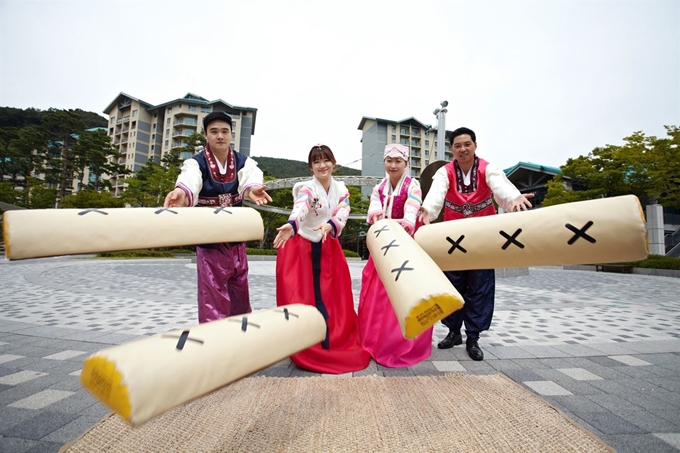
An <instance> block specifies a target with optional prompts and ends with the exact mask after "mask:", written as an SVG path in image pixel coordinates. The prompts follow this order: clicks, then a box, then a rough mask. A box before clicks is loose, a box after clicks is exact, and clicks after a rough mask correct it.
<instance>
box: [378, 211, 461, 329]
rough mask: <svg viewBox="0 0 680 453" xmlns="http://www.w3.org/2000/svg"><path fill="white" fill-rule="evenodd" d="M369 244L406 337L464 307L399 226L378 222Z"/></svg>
mask: <svg viewBox="0 0 680 453" xmlns="http://www.w3.org/2000/svg"><path fill="white" fill-rule="evenodd" d="M366 245H367V246H368V249H369V250H370V252H371V257H372V258H373V262H374V263H375V268H376V270H377V272H378V275H379V276H380V280H381V281H382V282H383V284H384V285H385V290H386V291H387V295H388V296H389V298H390V302H391V303H392V307H393V308H394V312H395V314H396V315H397V319H398V320H399V326H400V327H401V332H402V334H403V335H404V338H415V337H417V336H418V335H419V334H420V333H422V332H423V331H425V330H427V329H429V328H430V327H432V326H433V325H434V324H435V323H436V322H437V321H439V320H441V319H443V318H445V317H446V316H448V315H450V314H451V313H453V312H454V311H456V310H459V309H460V308H462V307H463V298H462V297H461V296H460V294H459V293H458V291H456V289H455V288H454V287H453V285H452V284H451V282H449V280H448V279H447V278H446V276H445V275H444V273H443V272H442V271H441V269H439V267H438V266H437V265H436V264H435V262H434V261H433V260H432V258H430V257H429V256H428V255H427V254H426V253H425V252H424V251H423V249H422V248H421V247H420V246H419V245H418V244H416V242H415V241H414V240H413V238H412V237H411V236H410V235H409V234H408V233H407V232H406V231H404V229H403V228H402V226H401V225H399V223H397V222H396V221H394V220H391V219H383V220H380V221H378V222H376V223H375V224H374V225H373V226H371V228H370V229H369V230H368V234H367V235H366Z"/></svg>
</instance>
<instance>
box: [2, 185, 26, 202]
mask: <svg viewBox="0 0 680 453" xmlns="http://www.w3.org/2000/svg"><path fill="white" fill-rule="evenodd" d="M0 201H1V202H3V203H9V204H13V205H15V206H23V204H21V192H19V191H17V190H16V189H15V188H14V184H13V183H11V182H0Z"/></svg>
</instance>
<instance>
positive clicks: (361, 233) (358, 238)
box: [357, 231, 366, 257]
mask: <svg viewBox="0 0 680 453" xmlns="http://www.w3.org/2000/svg"><path fill="white" fill-rule="evenodd" d="M365 237H366V232H365V231H359V234H358V235H357V255H359V257H361V253H359V244H361V238H365Z"/></svg>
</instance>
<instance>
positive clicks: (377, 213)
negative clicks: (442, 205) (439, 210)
mask: <svg viewBox="0 0 680 453" xmlns="http://www.w3.org/2000/svg"><path fill="white" fill-rule="evenodd" d="M384 161H385V171H386V173H387V177H385V179H383V180H382V181H381V182H380V184H378V185H377V186H375V188H374V189H373V193H372V194H371V203H370V206H369V209H368V216H367V221H368V223H371V224H372V223H375V222H376V221H378V220H380V219H382V218H390V219H395V220H399V223H400V224H401V225H402V226H403V227H404V229H405V230H406V231H407V232H408V233H409V234H411V235H413V234H414V233H415V230H416V219H417V217H418V209H419V208H420V204H421V202H422V192H421V190H420V184H419V183H418V181H416V180H415V179H411V178H410V177H409V176H407V175H406V171H407V169H408V148H407V147H406V146H403V145H397V144H392V145H387V146H386V147H385V152H384ZM359 337H360V340H361V346H362V347H363V348H364V349H365V350H366V351H368V352H369V353H370V354H371V356H372V357H373V359H374V360H375V361H376V362H378V363H379V364H380V365H383V366H386V367H391V368H402V367H409V366H412V365H415V364H416V363H419V362H421V361H423V360H425V359H427V358H428V357H430V354H431V353H432V328H430V329H428V330H426V331H425V332H423V333H422V334H420V335H419V336H418V337H417V338H415V339H413V340H407V339H405V338H404V336H403V335H402V333H401V328H400V327H399V321H398V320H397V316H396V314H395V313H394V309H393V308H392V303H391V302H390V299H389V297H388V296H387V291H386V290H385V286H384V285H383V283H382V281H381V280H380V277H379V276H378V272H377V271H376V269H375V265H374V264H373V258H372V257H371V258H369V259H368V263H367V264H366V266H365V267H364V271H363V274H362V277H361V295H360V297H359Z"/></svg>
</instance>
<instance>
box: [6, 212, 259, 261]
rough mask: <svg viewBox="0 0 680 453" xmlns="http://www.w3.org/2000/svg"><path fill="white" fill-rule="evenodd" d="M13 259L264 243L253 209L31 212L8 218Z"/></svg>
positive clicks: (8, 242) (8, 249)
mask: <svg viewBox="0 0 680 453" xmlns="http://www.w3.org/2000/svg"><path fill="white" fill-rule="evenodd" d="M3 233H4V239H5V255H6V256H7V258H9V259H11V260H20V259H26V258H38V257H45V256H57V255H76V254H83V253H97V252H110V251H116V250H135V249H143V248H154V247H174V246H181V245H194V244H212V243H219V242H243V241H251V240H258V239H262V236H263V234H264V227H263V224H262V217H260V214H259V213H258V212H257V211H256V210H255V209H253V208H244V207H229V208H112V209H27V210H21V211H7V212H5V214H4V216H3Z"/></svg>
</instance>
